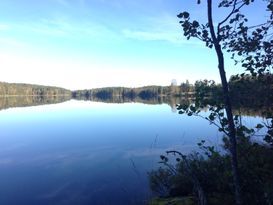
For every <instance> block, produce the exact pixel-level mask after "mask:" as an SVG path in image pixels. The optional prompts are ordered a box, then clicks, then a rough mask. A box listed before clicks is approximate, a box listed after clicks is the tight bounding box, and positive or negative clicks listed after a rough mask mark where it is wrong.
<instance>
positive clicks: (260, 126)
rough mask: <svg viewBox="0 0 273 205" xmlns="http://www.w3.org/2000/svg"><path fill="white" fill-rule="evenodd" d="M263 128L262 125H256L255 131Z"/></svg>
mask: <svg viewBox="0 0 273 205" xmlns="http://www.w3.org/2000/svg"><path fill="white" fill-rule="evenodd" d="M263 127H264V126H263V125H262V124H257V125H256V128H257V129H261V128H263Z"/></svg>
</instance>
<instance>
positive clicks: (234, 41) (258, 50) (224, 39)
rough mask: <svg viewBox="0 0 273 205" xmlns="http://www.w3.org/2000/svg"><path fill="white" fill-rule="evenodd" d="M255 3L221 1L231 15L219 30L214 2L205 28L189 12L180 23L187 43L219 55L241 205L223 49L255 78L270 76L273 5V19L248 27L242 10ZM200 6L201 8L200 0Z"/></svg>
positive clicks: (208, 1)
mask: <svg viewBox="0 0 273 205" xmlns="http://www.w3.org/2000/svg"><path fill="white" fill-rule="evenodd" d="M253 2H254V0H221V1H220V3H219V4H218V7H219V8H227V9H230V12H229V13H228V14H227V16H226V17H225V18H224V19H223V20H222V21H220V22H219V23H218V25H217V26H216V27H215V25H214V19H213V10H212V7H213V5H212V0H206V4H207V13H206V14H207V22H206V23H205V24H200V23H199V22H198V21H196V20H193V21H191V19H190V14H189V13H188V12H186V11H185V12H182V13H180V14H179V15H178V18H180V19H181V21H180V23H181V26H182V27H183V32H184V36H186V37H187V39H190V38H191V37H194V38H198V39H200V40H201V41H203V42H205V43H206V46H207V47H209V48H214V50H215V52H216V55H217V59H218V69H219V74H220V77H221V84H222V90H223V97H224V106H225V111H226V116H227V123H228V132H227V135H228V138H229V141H230V148H229V150H230V153H231V167H232V174H233V183H234V194H235V201H236V204H237V205H238V204H241V194H240V180H239V170H238V156H237V139H236V129H235V123H234V116H233V113H232V102H231V99H230V90H229V85H228V82H227V78H226V73H225V62H224V54H223V49H226V50H227V51H228V52H232V58H233V59H235V57H236V56H238V57H239V58H240V59H239V60H237V59H235V60H236V62H237V63H238V62H241V63H242V66H243V67H244V68H246V70H247V71H250V72H251V73H252V74H253V75H257V74H261V73H263V72H270V70H271V67H272V62H273V57H272V54H271V51H272V49H273V41H272V40H270V39H268V32H269V31H270V29H271V28H272V25H273V23H272V19H273V1H272V0H267V1H266V2H267V10H268V11H269V12H270V17H269V19H268V20H267V21H266V22H264V23H262V24H259V25H254V26H253V25H252V26H251V27H250V26H246V22H248V19H247V18H246V17H245V15H244V14H242V8H243V7H245V6H247V5H249V4H251V3H253ZM197 3H198V4H200V3H201V2H200V0H198V1H197ZM271 35H272V34H271Z"/></svg>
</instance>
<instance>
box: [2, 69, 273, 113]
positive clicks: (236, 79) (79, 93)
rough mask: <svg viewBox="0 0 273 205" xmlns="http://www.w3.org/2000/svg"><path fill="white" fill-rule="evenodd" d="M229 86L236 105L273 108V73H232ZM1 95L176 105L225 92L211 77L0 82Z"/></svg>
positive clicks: (215, 98)
mask: <svg viewBox="0 0 273 205" xmlns="http://www.w3.org/2000/svg"><path fill="white" fill-rule="evenodd" d="M229 86H230V90H231V98H232V99H233V102H234V106H235V107H245V108H259V107H272V104H273V103H272V102H273V75H272V74H267V75H259V76H255V77H254V76H251V75H236V76H232V77H231V78H230V80H229ZM0 96H2V97H3V96H35V97H34V98H33V101H35V102H36V101H37V99H38V101H40V102H45V101H46V100H45V99H46V98H51V99H50V100H49V101H54V99H53V100H52V97H54V96H55V97H59V96H66V97H65V98H64V99H71V98H73V99H77V100H91V101H101V102H112V103H123V102H143V103H147V104H161V103H167V104H170V105H172V107H174V106H175V104H178V103H180V101H181V100H182V101H185V102H194V103H202V104H219V103H221V102H222V96H223V95H222V89H221V85H220V84H217V83H215V82H214V81H212V80H200V81H196V82H195V83H194V84H190V83H189V82H188V81H186V82H184V83H181V84H180V85H174V84H172V85H170V86H145V87H139V88H126V87H107V88H96V89H89V90H76V91H70V90H67V89H64V88H59V87H52V86H41V85H31V84H15V83H3V82H0ZM43 98H44V99H43ZM64 99H62V100H64ZM55 100H56V99H55ZM62 100H61V101H62ZM28 102H30V100H28ZM26 104H28V103H26Z"/></svg>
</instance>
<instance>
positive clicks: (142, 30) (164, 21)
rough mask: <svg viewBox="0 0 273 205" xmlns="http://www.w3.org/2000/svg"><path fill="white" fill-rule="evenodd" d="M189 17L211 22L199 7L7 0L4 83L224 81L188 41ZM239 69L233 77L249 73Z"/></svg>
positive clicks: (155, 1)
mask: <svg viewBox="0 0 273 205" xmlns="http://www.w3.org/2000/svg"><path fill="white" fill-rule="evenodd" d="M252 9H253V8H252ZM257 9H258V10H259V8H257V7H256V8H255V12H257V11H258V10H257ZM184 10H189V11H190V12H191V14H192V16H193V17H195V18H196V19H203V18H205V9H204V5H201V6H197V5H196V1H193V0H171V1H170V0H149V1H147V0H43V1H37V0H0V61H1V68H0V71H1V75H0V81H5V82H24V83H35V84H45V85H54V86H61V87H65V88H69V89H83V88H94V87H105V86H129V87H136V86H143V85H169V84H170V83H171V80H172V79H176V80H177V82H178V83H180V82H182V81H185V80H186V79H188V80H190V82H194V81H195V80H198V79H205V78H207V79H214V80H216V81H217V82H219V77H218V70H217V62H216V57H215V54H214V51H213V50H210V49H207V48H205V47H204V45H203V44H202V42H199V41H198V40H190V41H187V40H186V39H185V38H184V37H183V35H182V31H181V27H180V25H179V23H178V22H179V19H177V17H176V15H177V14H178V13H180V12H182V11H184ZM250 11H251V10H250ZM253 11H254V9H253ZM218 13H219V12H218ZM216 20H217V18H216ZM233 64H234V63H233V62H232V61H231V60H227V74H228V76H229V75H231V74H236V73H238V72H242V71H243V70H242V69H239V68H234V65H233Z"/></svg>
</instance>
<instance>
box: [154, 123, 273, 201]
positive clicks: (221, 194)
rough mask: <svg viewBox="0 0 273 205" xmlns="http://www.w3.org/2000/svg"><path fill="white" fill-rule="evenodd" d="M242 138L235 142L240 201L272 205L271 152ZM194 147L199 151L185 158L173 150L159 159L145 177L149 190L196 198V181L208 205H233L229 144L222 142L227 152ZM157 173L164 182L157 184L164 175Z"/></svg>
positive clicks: (272, 175)
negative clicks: (241, 173)
mask: <svg viewBox="0 0 273 205" xmlns="http://www.w3.org/2000/svg"><path fill="white" fill-rule="evenodd" d="M244 129H245V128H244ZM242 130H243V129H242ZM248 131H249V130H248ZM248 131H247V132H248ZM246 135H247V136H246ZM246 135H245V136H242V137H240V138H239V140H238V150H239V153H238V156H239V168H240V170H241V171H242V172H243V173H244V174H243V175H242V177H241V184H242V198H243V201H244V203H245V204H250V205H251V204H253V205H254V204H272V203H273V192H272V190H273V184H272V180H273V172H272V169H273V149H272V148H270V147H269V146H268V145H263V144H258V143H255V142H254V141H252V140H251V138H250V135H249V134H246ZM198 145H199V148H200V152H195V153H192V154H189V155H187V156H185V155H183V154H181V153H180V152H177V151H169V152H167V155H166V156H164V157H161V164H163V166H162V167H161V168H160V169H158V170H157V171H153V172H150V175H149V176H150V185H151V188H152V190H153V191H155V192H157V191H158V190H157V189H155V187H157V186H155V185H157V184H158V183H159V184H160V186H161V187H164V189H165V190H166V193H167V194H166V195H165V196H169V197H187V196H194V197H195V198H196V199H197V198H198V195H197V191H196V189H195V186H196V182H195V181H196V179H197V180H198V182H199V183H200V186H201V187H202V189H203V190H204V193H205V194H206V197H207V201H208V204H234V198H233V191H232V173H231V167H230V155H229V154H228V153H227V152H228V146H230V145H229V141H228V140H227V139H226V138H225V139H224V149H225V150H226V151H227V152H224V151H222V152H219V151H216V149H215V148H214V147H213V146H207V145H206V143H205V142H204V141H202V142H200V143H199V144H198ZM172 156H173V157H174V158H175V159H176V163H174V162H173V161H174V160H172ZM159 170H160V171H159ZM160 173H168V177H167V178H164V183H161V182H162V181H163V179H162V178H160V177H164V176H165V175H161V174H160ZM155 176H156V177H155ZM194 178H196V179H195V180H194ZM165 185H167V186H165ZM162 189H163V188H162ZM157 193H158V192H157ZM195 204H197V203H195Z"/></svg>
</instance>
